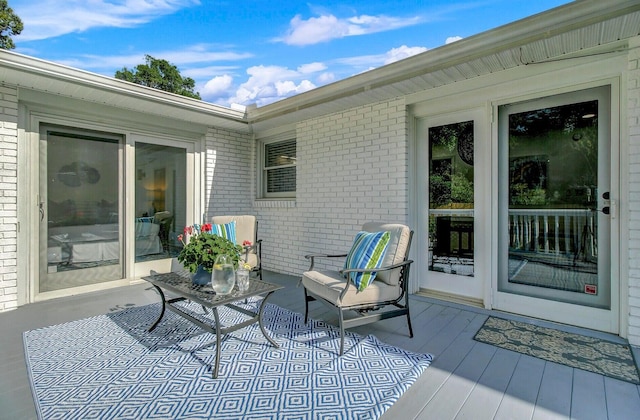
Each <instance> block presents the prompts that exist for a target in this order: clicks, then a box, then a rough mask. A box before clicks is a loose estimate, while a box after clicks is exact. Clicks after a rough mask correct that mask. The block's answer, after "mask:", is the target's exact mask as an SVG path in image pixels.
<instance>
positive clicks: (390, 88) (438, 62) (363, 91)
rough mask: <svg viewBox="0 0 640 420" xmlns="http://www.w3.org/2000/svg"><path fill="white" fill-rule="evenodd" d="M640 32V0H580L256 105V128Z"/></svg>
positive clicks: (252, 111)
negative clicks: (288, 96) (327, 83)
mask: <svg viewBox="0 0 640 420" xmlns="http://www.w3.org/2000/svg"><path fill="white" fill-rule="evenodd" d="M638 34H640V1H638V0H607V1H603V0H578V1H575V2H572V3H569V4H567V5H564V6H560V7H558V8H555V9H552V10H549V11H546V12H543V13H539V14H537V15H533V16H531V17H528V18H525V19H523V20H520V21H517V22H514V23H510V24H508V25H504V26H501V27H499V28H496V29H493V30H490V31H487V32H484V33H481V34H478V35H474V36H472V37H469V38H466V39H462V40H460V41H456V42H454V43H452V44H449V45H445V46H442V47H438V48H435V49H433V50H429V51H426V52H424V53H421V54H418V55H415V56H413V57H409V58H407V59H404V60H401V61H398V62H395V63H392V64H388V65H386V66H383V67H380V68H377V69H374V70H371V71H368V72H366V73H362V74H359V75H356V76H353V77H350V78H348V79H344V80H341V81H338V82H335V83H332V84H330V85H326V86H322V87H319V88H316V89H314V90H311V91H308V92H305V93H301V94H298V95H296V96H293V97H290V98H287V99H284V100H281V101H278V102H275V103H273V104H269V105H265V106H263V107H259V108H255V107H254V108H251V107H250V108H248V109H247V113H248V120H249V122H250V123H252V124H253V125H254V130H266V129H269V128H273V127H276V126H281V125H285V124H290V123H293V122H295V121H301V120H304V119H307V118H312V117H315V116H319V115H323V114H328V113H332V112H337V111H340V110H344V109H348V108H352V107H355V106H360V105H365V104H367V103H371V102H377V101H383V100H388V99H392V98H395V97H400V96H404V95H409V94H412V93H416V92H418V91H421V90H428V89H430V88H433V87H437V86H442V85H446V84H449V83H455V82H456V81H460V80H464V79H471V78H474V77H477V76H481V75H484V74H488V73H494V72H498V71H502V70H505V69H508V68H512V67H517V66H521V65H526V64H527V63H535V62H541V61H545V60H549V59H552V58H554V57H560V56H566V55H567V54H571V53H575V52H576V51H581V50H585V49H588V48H593V47H597V46H599V45H604V44H609V43H614V42H616V41H619V40H623V39H626V38H630V37H634V36H637V35H638Z"/></svg>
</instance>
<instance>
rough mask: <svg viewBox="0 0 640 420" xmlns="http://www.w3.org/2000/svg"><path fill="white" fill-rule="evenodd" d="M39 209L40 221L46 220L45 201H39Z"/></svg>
mask: <svg viewBox="0 0 640 420" xmlns="http://www.w3.org/2000/svg"><path fill="white" fill-rule="evenodd" d="M38 210H39V211H40V221H41V222H42V221H43V220H44V203H43V202H42V201H41V202H40V203H38Z"/></svg>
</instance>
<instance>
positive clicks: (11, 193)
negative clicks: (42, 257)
mask: <svg viewBox="0 0 640 420" xmlns="http://www.w3.org/2000/svg"><path fill="white" fill-rule="evenodd" d="M17 173H18V96H17V91H16V89H15V88H13V87H9V86H5V85H3V84H1V83H0V311H4V310H7V309H13V308H16V307H17V306H18V275H17V272H18V263H17V237H18V235H17V232H18V204H17V203H18V201H17V200H18V197H17V183H18V175H17Z"/></svg>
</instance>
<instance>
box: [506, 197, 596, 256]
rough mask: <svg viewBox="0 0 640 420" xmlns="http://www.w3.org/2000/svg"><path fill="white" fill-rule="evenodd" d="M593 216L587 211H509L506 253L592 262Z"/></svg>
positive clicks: (593, 245)
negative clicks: (513, 252)
mask: <svg viewBox="0 0 640 420" xmlns="http://www.w3.org/2000/svg"><path fill="white" fill-rule="evenodd" d="M596 233H597V215H596V213H595V212H594V211H593V210H590V209H510V210H509V249H510V250H511V251H522V252H532V253H537V254H548V255H565V256H571V257H572V258H573V259H574V261H577V260H578V259H580V260H582V261H592V260H596V259H597V257H598V246H597V237H596Z"/></svg>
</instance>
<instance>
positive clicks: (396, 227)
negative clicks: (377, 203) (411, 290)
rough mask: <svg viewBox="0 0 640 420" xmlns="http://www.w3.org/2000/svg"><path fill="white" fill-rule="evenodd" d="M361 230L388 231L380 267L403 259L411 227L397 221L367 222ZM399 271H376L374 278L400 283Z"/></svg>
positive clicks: (393, 284) (397, 262)
mask: <svg viewBox="0 0 640 420" xmlns="http://www.w3.org/2000/svg"><path fill="white" fill-rule="evenodd" d="M362 230H363V231H365V232H380V231H386V232H389V235H390V236H389V244H388V245H387V252H386V253H385V256H384V259H383V260H382V265H381V267H388V266H390V265H394V264H399V263H401V262H402V261H403V260H404V257H405V254H406V252H407V247H408V246H409V240H410V238H411V229H409V227H408V226H406V225H401V224H397V223H380V222H369V223H365V224H364V225H363V226H362ZM400 271H401V269H400V268H397V269H395V270H390V271H378V274H377V276H376V279H377V280H381V281H383V282H385V283H387V284H389V285H391V286H397V285H398V284H399V283H400Z"/></svg>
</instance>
